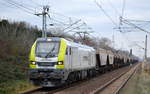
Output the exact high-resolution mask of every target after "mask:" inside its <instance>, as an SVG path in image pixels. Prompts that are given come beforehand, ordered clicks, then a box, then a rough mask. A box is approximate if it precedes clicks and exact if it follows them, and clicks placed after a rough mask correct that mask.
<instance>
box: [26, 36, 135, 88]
mask: <svg viewBox="0 0 150 94" xmlns="http://www.w3.org/2000/svg"><path fill="white" fill-rule="evenodd" d="M29 61H30V63H29V78H30V80H31V81H32V83H33V84H34V85H39V86H42V87H56V86H60V85H62V84H66V83H67V84H70V83H72V82H74V81H77V80H83V79H86V78H91V77H94V76H96V75H97V74H98V73H100V72H105V71H107V70H112V69H115V68H118V67H121V66H125V65H129V64H130V63H134V62H136V61H137V60H136V59H134V58H133V57H131V56H127V55H124V54H119V53H114V52H112V51H109V50H104V49H100V48H99V49H97V50H96V49H94V48H93V47H89V46H87V45H83V44H80V43H76V42H73V41H71V40H67V39H65V38H59V37H47V38H38V39H37V40H36V41H35V42H34V44H33V45H32V48H31V51H30V56H29Z"/></svg>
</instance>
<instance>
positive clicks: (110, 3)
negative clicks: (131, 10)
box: [107, 0, 121, 16]
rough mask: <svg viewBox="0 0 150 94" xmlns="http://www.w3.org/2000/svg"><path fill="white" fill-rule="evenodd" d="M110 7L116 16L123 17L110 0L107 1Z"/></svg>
mask: <svg viewBox="0 0 150 94" xmlns="http://www.w3.org/2000/svg"><path fill="white" fill-rule="evenodd" d="M107 1H108V3H109V5H110V6H111V7H112V8H113V9H114V10H115V12H116V14H118V15H119V16H120V15H121V14H120V13H119V12H118V10H117V9H116V7H115V6H114V5H113V4H112V2H111V1H110V0H107Z"/></svg>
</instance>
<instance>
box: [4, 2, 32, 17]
mask: <svg viewBox="0 0 150 94" xmlns="http://www.w3.org/2000/svg"><path fill="white" fill-rule="evenodd" d="M3 1H5V2H6V3H8V4H10V5H12V6H15V7H16V8H18V9H20V10H23V11H24V12H27V13H29V14H32V15H33V13H32V12H31V11H28V10H27V9H25V8H22V7H20V6H18V5H16V4H14V3H12V2H9V1H8V0H3Z"/></svg>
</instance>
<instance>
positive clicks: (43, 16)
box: [35, 6, 49, 38]
mask: <svg viewBox="0 0 150 94" xmlns="http://www.w3.org/2000/svg"><path fill="white" fill-rule="evenodd" d="M48 11H49V6H43V11H42V13H37V14H35V15H37V16H40V15H42V37H45V38H46V37H47V33H46V32H47V28H46V27H47V24H46V16H47V15H48Z"/></svg>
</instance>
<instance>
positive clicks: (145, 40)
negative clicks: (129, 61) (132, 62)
mask: <svg viewBox="0 0 150 94" xmlns="http://www.w3.org/2000/svg"><path fill="white" fill-rule="evenodd" d="M144 59H145V61H147V35H146V37H145V58H144Z"/></svg>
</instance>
